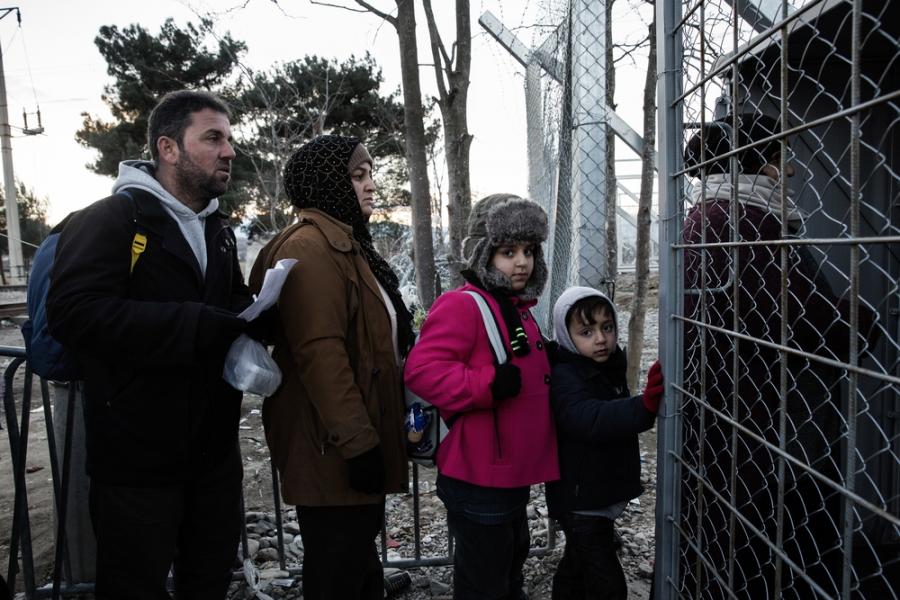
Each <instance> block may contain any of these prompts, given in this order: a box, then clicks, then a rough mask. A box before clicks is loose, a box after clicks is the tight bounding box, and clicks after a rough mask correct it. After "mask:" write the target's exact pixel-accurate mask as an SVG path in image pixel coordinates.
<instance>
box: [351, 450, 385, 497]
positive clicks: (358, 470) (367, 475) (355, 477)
mask: <svg viewBox="0 0 900 600" xmlns="http://www.w3.org/2000/svg"><path fill="white" fill-rule="evenodd" d="M347 472H348V475H349V476H350V487H351V488H353V489H354V490H356V491H357V492H361V493H363V494H380V493H382V492H383V491H384V458H383V457H382V455H381V446H375V447H374V448H371V449H369V450H366V451H365V452H363V453H362V454H360V455H359V456H354V457H353V458H348V459H347Z"/></svg>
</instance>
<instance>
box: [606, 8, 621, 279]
mask: <svg viewBox="0 0 900 600" xmlns="http://www.w3.org/2000/svg"><path fill="white" fill-rule="evenodd" d="M613 4H615V0H606V45H605V47H606V106H608V107H609V108H610V109H612V110H615V109H616V64H615V60H614V58H613V47H614V46H613V28H612V23H613V17H612V9H613ZM618 197H619V194H618V190H617V186H616V136H615V133H614V132H613V130H612V127H610V126H609V125H607V126H606V250H607V258H606V272H607V273H608V275H607V277H609V279H610V280H611V281H615V280H616V273H618V272H619V233H618V227H617V226H616V224H617V223H616V207H617V206H618Z"/></svg>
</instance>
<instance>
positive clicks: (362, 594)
mask: <svg viewBox="0 0 900 600" xmlns="http://www.w3.org/2000/svg"><path fill="white" fill-rule="evenodd" d="M297 521H298V525H299V527H300V537H301V538H302V539H303V598H304V599H305V600H333V599H335V598H341V599H346V600H355V599H359V600H381V599H382V598H384V570H383V569H382V567H381V560H380V559H379V558H378V551H377V550H376V549H375V536H376V535H378V532H379V531H381V526H382V524H383V523H384V503H383V502H382V503H379V504H362V505H357V506H298V507H297Z"/></svg>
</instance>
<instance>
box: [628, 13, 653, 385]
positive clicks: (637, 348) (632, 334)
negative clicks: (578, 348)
mask: <svg viewBox="0 0 900 600" xmlns="http://www.w3.org/2000/svg"><path fill="white" fill-rule="evenodd" d="M655 145H656V11H653V20H652V22H651V23H650V45H649V55H648V57H647V77H646V79H645V80H644V148H643V152H642V153H641V195H640V198H639V200H638V214H637V224H638V226H637V241H636V243H635V245H636V247H637V248H636V252H635V261H634V298H633V300H632V303H631V319H630V320H629V321H628V385H629V386H630V388H631V389H632V390H636V389H637V383H638V382H637V376H638V373H640V369H641V351H642V350H643V345H644V316H645V314H644V313H645V311H646V306H645V303H646V298H647V287H648V281H647V280H648V278H649V275H650V209H651V207H652V204H653V180H654V169H653V148H654V146H655Z"/></svg>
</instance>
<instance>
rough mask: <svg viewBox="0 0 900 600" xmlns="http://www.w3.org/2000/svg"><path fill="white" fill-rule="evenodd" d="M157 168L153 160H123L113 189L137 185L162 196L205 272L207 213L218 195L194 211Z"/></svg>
mask: <svg viewBox="0 0 900 600" xmlns="http://www.w3.org/2000/svg"><path fill="white" fill-rule="evenodd" d="M155 172H156V167H155V165H154V164H153V163H152V162H150V161H147V160H123V161H122V162H120V163H119V176H118V177H116V182H115V183H114V184H113V193H114V194H117V193H119V192H120V191H121V190H122V189H124V188H138V189H141V190H144V191H147V192H150V193H151V194H153V195H154V196H156V197H157V198H159V201H160V203H161V204H162V206H163V208H164V209H165V210H166V212H167V213H169V215H170V216H171V217H172V218H173V219H175V222H176V223H177V224H178V229H179V230H180V231H181V235H183V236H184V239H185V240H186V241H187V243H188V245H189V246H190V247H191V250H193V251H194V256H195V257H196V258H197V263H198V265H199V266H200V272H201V273H203V274H204V275H206V236H205V227H206V217H208V216H209V215H211V214H213V213H215V212H216V211H217V210H219V199H218V198H213V199H212V200H210V201H209V204H207V205H206V208H204V209H203V210H201V211H200V212H199V213H195V212H194V211H193V210H192V209H190V208H189V207H188V206H186V205H185V204H183V203H182V202H181V201H180V200H178V198H176V197H175V196H173V195H172V194H170V193H169V192H168V191H167V190H166V189H165V188H164V187H163V186H162V184H160V183H159V181H157V179H156V177H154V173H155Z"/></svg>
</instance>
